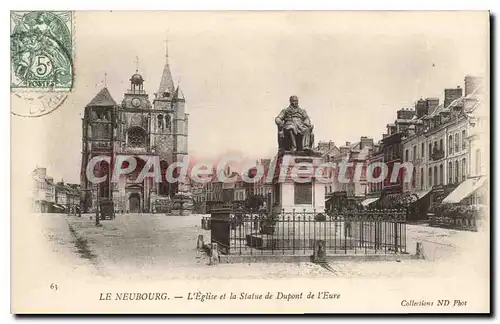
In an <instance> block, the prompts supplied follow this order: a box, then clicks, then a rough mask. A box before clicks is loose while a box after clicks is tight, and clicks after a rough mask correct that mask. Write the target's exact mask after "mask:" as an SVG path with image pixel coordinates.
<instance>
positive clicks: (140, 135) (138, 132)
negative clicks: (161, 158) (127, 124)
mask: <svg viewBox="0 0 500 324" xmlns="http://www.w3.org/2000/svg"><path fill="white" fill-rule="evenodd" d="M128 146H129V147H145V146H146V131H145V130H144V129H142V128H140V127H134V128H131V129H130V130H129V131H128Z"/></svg>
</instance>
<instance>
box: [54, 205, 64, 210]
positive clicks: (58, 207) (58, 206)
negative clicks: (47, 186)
mask: <svg viewBox="0 0 500 324" xmlns="http://www.w3.org/2000/svg"><path fill="white" fill-rule="evenodd" d="M52 206H54V208H57V209H62V210H65V209H66V207H64V206H62V205H58V204H53V205H52Z"/></svg>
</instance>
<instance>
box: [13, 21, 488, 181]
mask: <svg viewBox="0 0 500 324" xmlns="http://www.w3.org/2000/svg"><path fill="white" fill-rule="evenodd" d="M488 19H489V18H488V15H487V13H484V12H483V13H481V12H476V13H465V12H441V13H438V12H425V13H422V12H411V13H410V12H391V13H389V12H379V13H369V12H357V13H352V12H351V13H347V12H260V13H257V12H239V13H236V12H189V13H188V12H154V11H142V12H107V11H101V12H94V11H85V12H77V13H76V14H75V21H74V44H75V49H74V73H75V84H74V89H73V90H72V92H71V93H70V94H69V96H68V99H67V100H66V101H65V103H64V105H62V106H61V107H59V108H58V109H57V110H56V111H54V112H53V113H51V114H49V115H46V116H43V117H40V118H29V119H28V118H23V119H19V118H18V119H12V125H13V127H12V129H13V130H12V141H13V145H15V143H23V144H24V146H25V148H26V150H25V153H23V154H27V155H23V156H29V157H30V158H29V162H26V163H24V164H23V165H25V166H26V168H34V167H35V166H44V167H47V168H48V170H47V173H48V174H49V175H51V176H53V177H54V179H56V180H60V179H61V178H62V179H64V180H65V181H67V182H76V183H78V182H79V174H80V165H81V147H82V141H81V134H82V130H81V127H82V121H81V118H82V115H83V111H84V107H85V105H86V104H87V103H88V102H90V101H91V100H92V98H93V97H94V96H95V95H96V94H97V93H98V92H99V90H100V89H101V88H102V87H103V86H104V74H105V73H106V74H107V78H106V83H107V87H108V89H109V90H110V92H111V94H112V96H113V97H114V99H115V101H116V102H117V103H120V102H121V100H122V98H123V93H124V92H126V90H127V88H128V87H129V78H130V76H131V75H132V74H133V73H135V69H136V64H135V60H136V56H137V57H138V58H139V64H138V69H139V73H141V74H142V76H143V78H144V79H145V84H144V88H145V90H146V91H147V92H148V93H149V95H150V100H151V101H152V99H153V97H154V96H153V93H154V92H156V91H157V88H158V86H159V82H160V78H161V73H162V70H163V66H164V64H165V47H166V41H165V39H168V48H169V62H170V67H171V71H172V75H173V78H174V80H175V82H176V84H177V83H178V82H180V86H181V88H182V90H183V93H184V95H185V97H186V108H187V112H188V113H189V114H190V116H189V154H190V155H191V156H193V157H196V158H202V159H217V158H218V157H220V156H222V155H224V154H225V153H226V152H241V153H242V154H243V155H244V156H246V157H250V158H270V157H272V156H273V155H274V154H275V153H276V151H277V139H276V125H275V123H274V118H275V117H276V115H277V114H278V113H279V112H280V110H281V109H283V108H285V107H287V106H288V98H289V97H290V96H291V95H297V96H298V97H299V104H300V106H301V107H302V108H304V109H306V110H307V112H308V114H309V116H310V118H311V121H312V123H313V124H314V133H315V139H316V143H317V142H318V141H329V140H332V141H334V142H335V143H336V144H337V145H342V144H343V143H345V142H346V141H349V142H355V141H357V140H359V138H360V137H361V136H368V137H372V138H374V140H375V141H378V140H380V139H381V138H382V133H384V132H385V125H386V124H387V123H390V122H392V121H394V119H395V118H396V111H397V110H398V109H401V108H412V107H413V106H414V103H415V101H416V100H418V99H420V98H425V97H439V98H440V102H442V101H443V93H444V89H445V88H455V87H457V86H461V87H463V78H464V76H465V75H467V74H470V75H487V71H488V62H489V34H488V29H489V26H488ZM13 104H17V105H22V104H23V103H22V102H20V101H16V102H14V101H13ZM26 152H29V153H26ZM19 154H20V155H19V156H21V153H19ZM13 158H16V157H15V156H13ZM29 171H31V170H29ZM29 171H28V172H29Z"/></svg>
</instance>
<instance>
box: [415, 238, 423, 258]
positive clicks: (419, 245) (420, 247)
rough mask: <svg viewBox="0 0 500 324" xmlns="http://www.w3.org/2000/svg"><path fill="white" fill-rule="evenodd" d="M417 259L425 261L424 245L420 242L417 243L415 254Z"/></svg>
mask: <svg viewBox="0 0 500 324" xmlns="http://www.w3.org/2000/svg"><path fill="white" fill-rule="evenodd" d="M415 256H416V257H417V259H422V260H424V259H425V254H424V245H423V244H422V243H421V242H417V253H416V254H415Z"/></svg>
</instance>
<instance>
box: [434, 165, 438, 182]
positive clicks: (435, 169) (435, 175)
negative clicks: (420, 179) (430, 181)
mask: <svg viewBox="0 0 500 324" xmlns="http://www.w3.org/2000/svg"><path fill="white" fill-rule="evenodd" d="M434 185H436V186H437V185H438V167H437V165H435V166H434Z"/></svg>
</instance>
